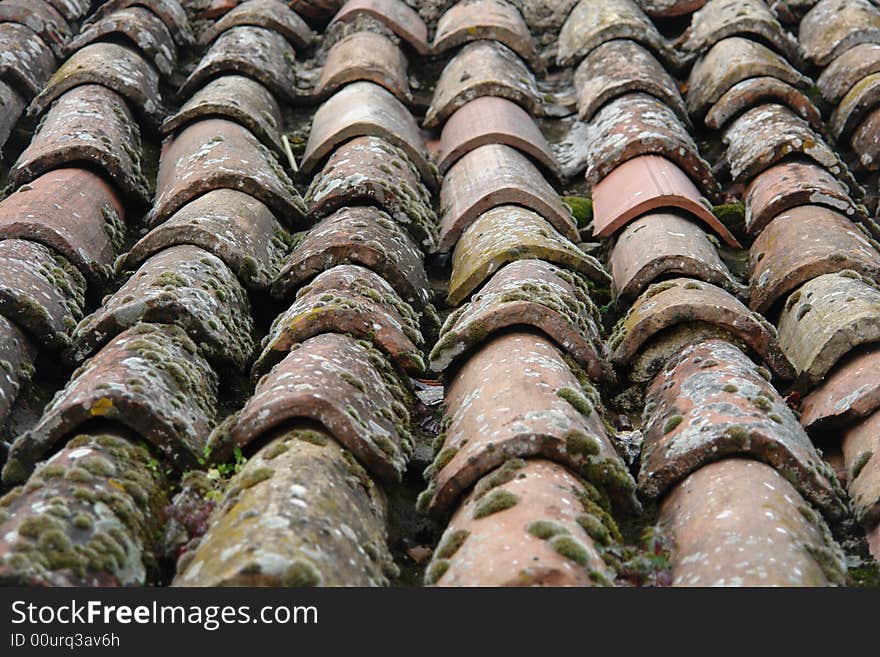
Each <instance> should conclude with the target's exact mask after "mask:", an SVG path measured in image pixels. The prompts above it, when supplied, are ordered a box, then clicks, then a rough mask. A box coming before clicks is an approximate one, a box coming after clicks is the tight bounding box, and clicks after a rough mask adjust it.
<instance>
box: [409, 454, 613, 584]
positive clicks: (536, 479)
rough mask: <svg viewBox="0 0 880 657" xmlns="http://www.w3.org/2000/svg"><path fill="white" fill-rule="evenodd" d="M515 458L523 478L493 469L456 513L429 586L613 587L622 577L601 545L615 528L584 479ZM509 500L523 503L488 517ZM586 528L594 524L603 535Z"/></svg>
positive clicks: (548, 464) (542, 463)
mask: <svg viewBox="0 0 880 657" xmlns="http://www.w3.org/2000/svg"><path fill="white" fill-rule="evenodd" d="M508 464H514V466H518V469H517V471H516V473H515V476H513V477H512V478H511V479H510V480H509V481H503V480H502V481H501V482H497V481H495V473H492V474H489V475H487V476H486V477H484V478H483V479H482V480H480V481H479V482H478V483H477V486H476V489H475V491H474V493H473V494H471V495H470V496H469V497H468V499H467V500H466V501H465V503H464V504H462V505H461V506H460V507H459V509H458V511H456V513H455V515H454V516H453V517H452V520H451V521H450V522H449V526H448V527H447V529H446V531H445V532H444V534H443V538H441V539H440V544H439V546H438V549H437V551H436V552H435V553H434V559H433V561H432V562H431V565H430V566H429V567H428V571H427V576H426V584H431V585H435V586H591V585H599V586H602V585H605V586H607V585H609V584H610V583H611V581H612V580H613V578H614V575H613V573H612V572H611V571H610V569H609V568H608V567H607V566H606V565H605V562H604V561H603V560H602V555H601V552H600V548H599V547H598V546H601V545H602V540H601V539H602V538H604V539H605V542H606V543H607V542H609V541H610V540H611V539H610V538H609V537H608V534H609V533H611V530H609V529H608V528H607V527H606V525H605V523H606V522H607V520H605V518H604V517H603V514H602V513H601V509H600V510H598V511H597V505H596V503H595V502H593V501H592V500H591V499H590V497H589V492H588V490H587V488H585V487H584V485H583V483H582V482H581V481H580V480H578V478H577V477H574V476H572V475H571V474H570V473H569V472H568V471H566V469H565V468H563V467H560V466H559V465H557V464H555V463H551V462H549V461H543V460H534V461H525V462H524V461H516V460H511V461H508ZM505 498H509V499H510V500H516V504H514V505H513V506H510V507H508V508H501V509H499V510H498V511H495V512H494V513H491V514H489V515H482V514H483V513H485V512H484V511H481V509H484V508H486V505H487V504H488V505H490V506H491V503H492V502H493V500H495V499H505ZM496 505H497V503H496ZM585 527H592V528H593V529H592V532H593V534H594V535H595V536H596V537H597V538H596V539H594V538H593V537H592V536H591V535H590V533H588V531H587V530H586V529H585ZM602 530H604V534H603V533H602ZM614 531H616V528H614ZM597 544H598V546H597ZM499 555H504V556H503V558H499Z"/></svg>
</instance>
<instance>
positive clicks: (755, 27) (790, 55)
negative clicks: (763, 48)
mask: <svg viewBox="0 0 880 657" xmlns="http://www.w3.org/2000/svg"><path fill="white" fill-rule="evenodd" d="M737 35H739V36H746V37H749V38H755V39H756V40H758V41H762V42H763V43H765V44H767V45H769V46H770V47H771V48H774V49H776V50H778V51H779V52H780V54H782V55H783V56H784V57H785V58H786V59H788V60H789V61H790V62H792V63H794V64H798V63H799V62H800V59H801V51H800V47H799V46H798V42H797V39H795V38H794V37H793V36H792V35H791V34H790V33H789V32H788V31H786V29H785V28H784V27H782V25H781V24H780V23H779V21H778V20H776V17H775V16H774V15H773V12H772V11H770V8H769V7H768V6H767V3H766V2H764V0H709V2H707V3H706V6H705V7H703V8H702V9H701V10H700V11H698V12H696V13H695V14H694V15H693V16H692V17H691V24H690V27H689V28H688V31H687V33H686V35H685V38H684V42H683V43H682V47H683V48H684V49H685V50H690V51H691V52H704V51H706V50H707V49H708V48H710V47H711V46H713V45H715V44H716V43H718V42H719V41H721V40H722V39H726V38H728V37H732V36H737Z"/></svg>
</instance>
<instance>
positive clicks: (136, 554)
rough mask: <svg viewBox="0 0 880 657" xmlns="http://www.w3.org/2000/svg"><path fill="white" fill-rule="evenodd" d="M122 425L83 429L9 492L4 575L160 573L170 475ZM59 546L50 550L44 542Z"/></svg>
mask: <svg viewBox="0 0 880 657" xmlns="http://www.w3.org/2000/svg"><path fill="white" fill-rule="evenodd" d="M131 438H132V436H131V435H130V434H127V433H125V432H123V431H121V430H118V429H117V430H110V431H107V430H103V431H96V432H94V433H85V434H81V435H79V436H76V437H75V438H74V439H73V440H71V441H70V442H69V443H68V444H67V445H66V446H65V447H64V448H63V449H62V450H61V451H59V452H58V454H56V455H55V456H54V457H53V458H52V459H51V460H50V461H48V462H47V463H44V464H43V465H41V466H40V467H39V468H38V469H37V471H36V472H35V473H34V474H33V476H31V478H30V479H29V480H28V484H27V486H25V487H23V488H20V489H16V490H17V493H18V494H16V495H10V496H8V497H7V498H5V501H4V504H3V506H2V508H0V532H3V536H10V535H14V536H16V537H17V538H16V540H15V541H8V540H4V541H3V542H2V543H0V581H3V582H4V583H6V584H7V585H17V586H83V587H84V586H89V587H98V586H146V585H149V584H151V583H152V582H153V581H155V579H156V577H158V574H159V573H158V572H157V571H158V568H157V564H156V556H157V555H158V553H159V551H160V545H159V540H158V537H159V534H158V532H157V531H156V526H157V525H158V522H157V519H158V518H159V517H160V516H161V514H162V509H163V507H164V506H165V505H167V504H168V498H167V495H166V489H167V486H168V482H167V480H166V479H165V477H164V475H163V474H162V473H161V472H159V471H158V468H157V467H156V466H155V465H152V466H151V463H153V464H154V463H155V460H154V459H153V457H152V455H151V454H150V452H149V451H148V450H147V449H144V448H143V447H140V446H137V445H136V443H135V441H133V440H131ZM47 544H51V545H53V546H60V548H59V549H58V550H57V551H55V550H53V551H51V554H53V555H55V556H53V557H52V558H47V557H46V554H47V551H46V549H45V546H46V545H47Z"/></svg>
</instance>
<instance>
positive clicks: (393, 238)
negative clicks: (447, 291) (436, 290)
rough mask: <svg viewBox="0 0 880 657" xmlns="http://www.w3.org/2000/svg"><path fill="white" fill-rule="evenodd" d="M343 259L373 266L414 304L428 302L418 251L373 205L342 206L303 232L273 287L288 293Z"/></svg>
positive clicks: (420, 305) (276, 291) (279, 294)
mask: <svg viewBox="0 0 880 657" xmlns="http://www.w3.org/2000/svg"><path fill="white" fill-rule="evenodd" d="M344 263H351V264H356V265H361V266H362V267H366V268H368V269H372V270H373V271H375V272H376V273H378V274H379V275H381V276H382V277H383V278H385V280H387V281H388V283H389V284H390V285H391V286H392V287H393V288H394V289H395V291H396V292H397V293H398V294H399V295H400V296H401V298H402V299H403V300H404V301H406V302H408V303H410V304H412V305H413V306H414V307H415V308H416V309H417V310H422V309H423V308H424V307H425V306H426V305H427V304H428V302H429V298H430V295H429V292H430V288H429V285H428V278H427V276H426V274H425V268H424V265H423V264H422V254H421V252H420V251H419V250H418V248H417V247H416V245H415V244H414V243H413V241H412V238H410V237H409V235H408V234H407V233H406V232H405V231H404V229H403V228H402V227H401V226H400V225H399V224H398V223H397V222H395V221H394V220H393V219H392V218H391V217H389V216H388V215H387V214H386V213H385V212H382V211H381V210H379V209H378V208H374V207H353V208H342V209H341V210H338V211H337V212H336V213H334V214H332V215H330V216H329V217H327V218H326V219H323V220H322V221H321V222H320V223H318V224H317V225H316V226H315V227H314V228H312V229H311V230H310V231H309V232H308V233H306V235H305V237H303V239H302V240H301V241H300V242H299V243H298V244H297V245H296V248H294V250H293V253H291V255H290V259H289V260H288V261H287V263H286V264H285V265H284V267H283V268H282V270H281V272H280V273H279V275H278V278H277V279H276V280H275V283H274V284H273V286H272V293H273V294H274V296H276V297H282V298H283V297H288V296H291V295H292V293H293V292H294V290H295V289H296V288H297V287H299V286H300V285H301V284H303V283H305V282H306V281H308V280H310V279H311V278H312V277H314V276H315V275H317V274H319V273H321V272H322V271H324V270H325V269H329V268H330V267H334V266H336V265H339V264H344Z"/></svg>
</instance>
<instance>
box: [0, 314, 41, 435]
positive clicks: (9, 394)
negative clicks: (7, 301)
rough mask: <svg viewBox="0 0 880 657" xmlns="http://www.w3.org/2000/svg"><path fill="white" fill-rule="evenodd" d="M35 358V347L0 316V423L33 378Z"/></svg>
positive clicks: (18, 329)
mask: <svg viewBox="0 0 880 657" xmlns="http://www.w3.org/2000/svg"><path fill="white" fill-rule="evenodd" d="M36 357H37V348H36V345H34V344H33V342H31V340H30V339H28V337H27V335H26V334H25V333H23V332H22V330H21V329H20V328H18V327H17V326H16V325H15V324H13V323H12V322H10V321H9V320H8V319H6V318H5V317H3V316H2V315H0V422H5V421H6V418H7V416H8V415H9V411H10V409H11V408H12V405H13V404H14V403H15V400H16V398H17V397H18V391H19V390H21V388H22V386H24V385H26V384H27V383H28V382H29V381H30V379H31V377H32V376H33V373H34V360H36Z"/></svg>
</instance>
